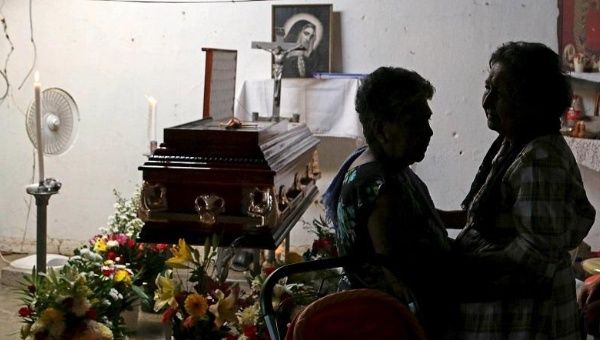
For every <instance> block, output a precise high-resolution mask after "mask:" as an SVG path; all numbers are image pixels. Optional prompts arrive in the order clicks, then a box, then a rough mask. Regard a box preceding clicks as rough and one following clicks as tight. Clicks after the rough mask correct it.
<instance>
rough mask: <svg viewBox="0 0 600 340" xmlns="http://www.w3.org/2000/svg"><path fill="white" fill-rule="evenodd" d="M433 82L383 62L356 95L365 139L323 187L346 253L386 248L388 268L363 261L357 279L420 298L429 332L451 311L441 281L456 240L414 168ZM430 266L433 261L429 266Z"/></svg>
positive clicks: (423, 142) (427, 132)
mask: <svg viewBox="0 0 600 340" xmlns="http://www.w3.org/2000/svg"><path fill="white" fill-rule="evenodd" d="M433 93H434V88H433V86H432V85H431V84H430V83H429V82H428V81H427V80H425V79H423V78H422V77H421V76H420V75H419V74H417V73H416V72H413V71H408V70H405V69H402V68H392V67H381V68H379V69H377V70H376V71H374V72H373V73H371V74H369V75H368V76H367V77H366V79H365V80H364V82H363V83H362V85H361V86H360V88H359V90H358V92H357V95H356V111H357V112H358V114H359V119H360V122H361V124H362V126H363V133H364V136H365V139H366V142H367V145H365V146H363V147H361V148H359V149H357V150H356V151H355V152H354V153H353V155H352V156H351V157H350V158H349V159H348V160H347V161H346V162H345V164H344V165H343V166H342V168H341V169H340V171H339V172H338V176H337V178H336V179H334V181H333V182H332V185H331V186H330V188H329V189H328V191H327V193H326V195H325V205H326V209H327V212H328V216H329V217H330V218H332V220H333V221H334V224H335V225H336V238H337V240H336V241H337V246H338V251H339V253H340V255H358V256H363V257H366V258H368V257H370V256H372V255H374V254H379V255H383V256H385V257H386V258H387V259H389V260H390V261H389V262H390V263H391V264H392V266H391V267H389V268H390V270H387V269H382V268H381V267H377V266H365V267H363V268H362V269H361V270H359V271H358V272H353V273H351V274H352V275H351V276H350V277H351V278H352V277H354V278H358V280H351V281H350V282H349V284H350V286H351V287H358V286H365V285H366V286H367V287H370V288H376V289H380V290H383V291H386V292H389V293H391V294H393V295H395V296H397V297H399V298H401V299H403V300H405V302H407V303H408V302H410V301H408V300H409V298H408V295H409V293H410V295H414V296H416V298H417V301H418V303H419V312H420V317H421V322H422V323H423V326H424V328H425V329H426V331H427V332H428V337H429V338H439V337H441V334H442V333H443V331H444V323H445V321H446V320H447V319H448V311H447V308H446V304H445V303H444V302H443V301H445V299H443V298H442V296H441V295H442V294H446V293H445V292H444V293H443V292H442V291H440V290H439V289H438V288H439V286H438V284H439V282H438V280H439V279H440V278H441V277H443V274H442V275H441V276H438V275H440V272H432V271H431V269H430V268H431V266H423V264H428V265H431V264H436V263H440V270H441V271H443V270H444V268H445V266H444V265H443V264H442V261H444V260H445V259H447V255H448V252H449V250H450V243H449V240H448V238H447V233H446V230H445V228H444V226H443V224H442V222H441V220H440V218H439V216H438V215H437V212H436V210H435V208H434V206H433V202H432V200H431V198H430V196H429V193H428V191H427V188H426V187H425V185H424V184H423V183H422V182H421V180H420V179H419V178H418V177H417V175H416V174H415V173H414V172H413V171H412V170H411V169H410V168H409V165H411V164H413V163H415V162H419V161H421V160H422V159H423V157H424V155H425V151H426V150H427V146H428V144H429V140H430V138H431V136H432V135H433V131H432V130H431V127H430V126H429V118H430V116H431V110H430V108H429V105H428V100H429V99H431V97H432V96H433ZM426 267H427V268H426Z"/></svg>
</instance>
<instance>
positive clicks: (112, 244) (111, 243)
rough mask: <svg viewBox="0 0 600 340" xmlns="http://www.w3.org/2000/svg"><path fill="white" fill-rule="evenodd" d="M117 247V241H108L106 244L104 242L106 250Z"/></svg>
mask: <svg viewBox="0 0 600 340" xmlns="http://www.w3.org/2000/svg"><path fill="white" fill-rule="evenodd" d="M118 246H119V242H118V241H117V240H110V241H108V242H106V247H107V248H109V249H110V248H117V247H118Z"/></svg>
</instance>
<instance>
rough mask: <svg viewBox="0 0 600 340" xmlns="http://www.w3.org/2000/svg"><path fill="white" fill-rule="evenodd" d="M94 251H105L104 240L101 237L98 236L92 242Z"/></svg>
mask: <svg viewBox="0 0 600 340" xmlns="http://www.w3.org/2000/svg"><path fill="white" fill-rule="evenodd" d="M94 251H95V252H100V253H103V252H105V251H106V241H105V240H104V239H103V238H101V237H99V238H97V239H96V242H95V243H94Z"/></svg>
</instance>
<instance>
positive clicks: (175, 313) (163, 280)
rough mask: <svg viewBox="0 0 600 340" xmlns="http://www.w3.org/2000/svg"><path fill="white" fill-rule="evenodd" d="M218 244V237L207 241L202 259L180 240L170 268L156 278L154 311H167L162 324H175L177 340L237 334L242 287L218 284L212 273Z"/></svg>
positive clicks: (196, 251)
mask: <svg viewBox="0 0 600 340" xmlns="http://www.w3.org/2000/svg"><path fill="white" fill-rule="evenodd" d="M218 243H219V240H218V237H213V238H212V239H210V238H207V240H206V243H205V244H204V254H203V256H201V255H200V252H199V250H198V249H196V248H192V247H190V246H188V245H187V243H186V242H185V240H184V239H180V240H179V243H178V244H177V245H174V246H173V247H172V248H171V252H172V255H173V256H172V257H171V258H169V259H167V261H166V265H167V266H168V267H169V268H170V269H168V270H166V271H165V272H164V273H162V274H160V275H158V276H157V277H156V282H155V283H156V287H157V288H156V291H155V293H154V301H155V304H154V310H155V311H157V312H158V311H163V318H162V321H163V323H165V324H171V328H172V331H173V336H174V337H175V339H222V338H224V337H229V336H234V335H235V334H236V332H235V330H234V329H233V328H232V327H230V324H232V323H234V322H235V312H236V309H237V302H238V301H237V300H238V296H239V293H240V289H239V286H238V285H236V284H233V285H231V284H225V283H222V282H217V281H215V280H214V279H213V278H212V277H211V276H210V275H209V274H208V270H209V266H211V265H213V264H214V257H215V256H216V247H217V246H218ZM182 270H183V271H185V272H187V274H189V278H188V279H187V280H186V279H182V277H181V276H182ZM189 285H192V287H189Z"/></svg>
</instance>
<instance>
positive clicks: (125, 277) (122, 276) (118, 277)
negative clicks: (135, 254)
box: [113, 269, 131, 285]
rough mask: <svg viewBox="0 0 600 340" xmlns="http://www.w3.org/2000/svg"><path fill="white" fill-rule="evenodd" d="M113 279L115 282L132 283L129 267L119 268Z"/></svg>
mask: <svg viewBox="0 0 600 340" xmlns="http://www.w3.org/2000/svg"><path fill="white" fill-rule="evenodd" d="M113 280H114V281H115V282H123V283H125V284H128V285H129V284H131V274H130V273H129V272H128V271H127V269H117V270H116V271H115V275H114V276H113Z"/></svg>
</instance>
